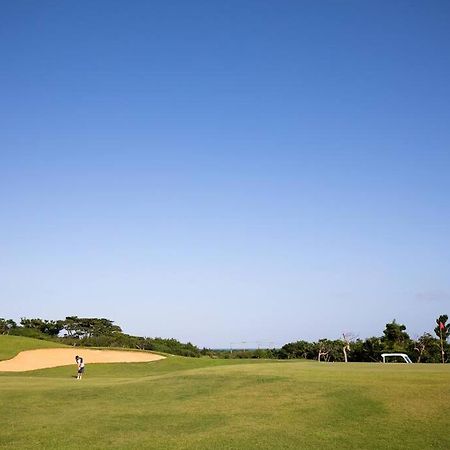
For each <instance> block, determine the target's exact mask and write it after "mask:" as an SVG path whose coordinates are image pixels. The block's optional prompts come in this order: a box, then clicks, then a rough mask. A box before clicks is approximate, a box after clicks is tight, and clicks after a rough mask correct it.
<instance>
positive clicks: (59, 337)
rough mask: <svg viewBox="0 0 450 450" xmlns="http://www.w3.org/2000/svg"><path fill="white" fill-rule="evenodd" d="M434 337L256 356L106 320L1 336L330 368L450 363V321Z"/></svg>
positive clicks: (391, 336) (321, 343)
mask: <svg viewBox="0 0 450 450" xmlns="http://www.w3.org/2000/svg"><path fill="white" fill-rule="evenodd" d="M433 332H434V335H433V334H432V333H430V332H426V333H423V334H422V335H421V336H419V337H417V338H415V339H413V338H411V337H410V336H409V334H408V333H407V332H406V326H405V325H404V324H400V323H397V321H396V320H393V321H392V322H390V323H387V324H386V327H385V329H384V331H383V334H382V335H381V336H373V337H368V338H366V339H360V338H358V337H356V336H355V335H353V334H352V333H343V334H342V336H341V337H340V338H339V339H327V338H323V339H319V340H318V341H316V342H308V341H305V340H298V341H295V342H289V343H287V344H285V345H283V346H282V347H281V348H273V349H254V350H231V349H230V350H214V349H207V348H203V349H201V350H200V349H199V348H198V347H197V346H196V345H194V344H192V343H190V342H188V343H182V342H180V341H178V340H177V339H173V338H172V339H164V338H160V337H153V338H151V337H142V336H132V335H129V334H126V333H124V332H123V331H122V329H121V328H120V326H118V325H116V324H114V322H113V321H112V320H109V319H105V318H86V317H78V316H68V317H66V318H65V319H64V320H46V319H39V318H35V319H29V318H25V317H23V318H22V319H21V320H20V324H17V323H16V322H15V321H14V320H12V319H2V318H0V334H11V335H17V336H28V337H33V338H37V339H46V340H53V341H58V342H62V343H64V344H68V345H73V346H83V347H123V348H137V349H141V350H152V351H158V352H164V353H170V354H174V355H182V356H190V357H200V356H209V357H211V358H218V357H221V358H274V359H295V358H304V359H316V360H318V361H326V362H333V361H336V362H341V361H342V362H351V361H354V362H374V361H376V362H379V361H380V360H381V354H382V353H406V354H408V355H409V356H410V358H411V359H412V360H413V361H414V362H417V363H438V362H442V363H446V362H449V354H450V345H449V343H448V339H449V337H450V323H448V316H447V315H441V316H439V317H438V318H437V319H436V326H435V327H434V330H433Z"/></svg>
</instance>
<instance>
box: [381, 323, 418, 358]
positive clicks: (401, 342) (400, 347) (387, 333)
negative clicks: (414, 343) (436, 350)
mask: <svg viewBox="0 0 450 450" xmlns="http://www.w3.org/2000/svg"><path fill="white" fill-rule="evenodd" d="M405 330H406V326H405V325H402V324H400V323H397V322H396V320H395V319H394V320H393V321H392V322H391V323H387V324H386V328H385V329H384V331H383V334H384V336H383V337H382V341H383V343H384V345H385V350H390V351H394V352H404V351H407V350H408V348H410V344H411V339H410V338H409V335H408V333H407V332H406V331H405Z"/></svg>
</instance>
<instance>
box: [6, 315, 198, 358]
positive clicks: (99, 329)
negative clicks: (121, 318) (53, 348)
mask: <svg viewBox="0 0 450 450" xmlns="http://www.w3.org/2000/svg"><path fill="white" fill-rule="evenodd" d="M0 334H10V335H15V336H26V337H31V338H35V339H44V340H52V341H56V342H61V343H63V344H67V345H72V346H82V347H122V348H137V349H141V350H152V351H156V352H162V353H170V354H172V355H181V356H192V357H199V356H201V353H200V350H199V348H198V347H196V346H195V345H193V344H191V343H190V342H188V343H182V342H180V341H178V340H177V339H164V338H160V337H142V336H132V335H129V334H126V333H124V332H123V331H122V329H121V327H120V326H118V325H116V324H114V322H113V321H112V320H109V319H105V318H95V317H78V316H68V317H66V318H65V319H64V320H47V319H40V318H36V319H29V318H26V317H22V318H21V320H20V324H17V323H16V322H15V321H14V320H12V319H2V318H0Z"/></svg>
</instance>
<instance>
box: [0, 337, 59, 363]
mask: <svg viewBox="0 0 450 450" xmlns="http://www.w3.org/2000/svg"><path fill="white" fill-rule="evenodd" d="M58 347H67V346H66V345H63V344H59V343H58V342H50V341H42V340H40V339H32V338H29V337H23V336H0V361H2V360H4V359H10V358H12V357H14V356H15V355H17V354H18V353H20V352H22V351H24V350H35V349H38V348H58Z"/></svg>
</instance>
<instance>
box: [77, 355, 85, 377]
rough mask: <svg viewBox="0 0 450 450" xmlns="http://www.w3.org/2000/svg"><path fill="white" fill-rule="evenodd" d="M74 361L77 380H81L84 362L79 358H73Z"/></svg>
mask: <svg viewBox="0 0 450 450" xmlns="http://www.w3.org/2000/svg"><path fill="white" fill-rule="evenodd" d="M75 361H76V362H77V366H78V372H77V380H81V378H83V372H84V361H83V358H82V357H81V356H78V355H77V356H75Z"/></svg>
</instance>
